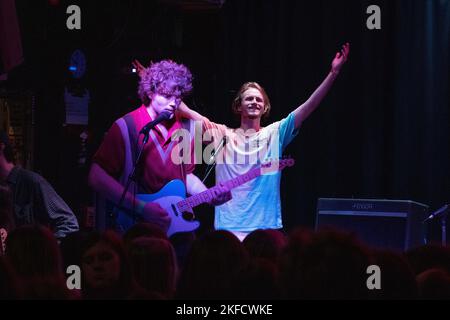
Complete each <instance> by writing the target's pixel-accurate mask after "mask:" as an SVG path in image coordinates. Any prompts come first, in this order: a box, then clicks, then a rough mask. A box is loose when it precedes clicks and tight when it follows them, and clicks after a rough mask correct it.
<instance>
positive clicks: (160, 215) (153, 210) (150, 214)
mask: <svg viewBox="0 0 450 320" xmlns="http://www.w3.org/2000/svg"><path fill="white" fill-rule="evenodd" d="M142 218H143V219H144V221H146V222H150V223H154V224H156V225H158V226H159V227H161V229H163V230H164V231H165V232H167V230H168V229H169V226H170V222H171V220H170V217H169V215H168V214H167V212H166V210H164V209H163V208H161V206H160V205H159V204H158V203H152V202H148V203H146V204H145V207H144V210H143V211H142Z"/></svg>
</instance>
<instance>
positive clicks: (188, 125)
mask: <svg viewBox="0 0 450 320" xmlns="http://www.w3.org/2000/svg"><path fill="white" fill-rule="evenodd" d="M194 124H195V123H194V121H192V120H190V119H182V120H181V127H182V128H183V129H185V130H188V131H189V136H190V137H191V141H190V143H191V145H192V141H193V140H194V139H195V127H194ZM193 152H195V150H191V153H193ZM191 160H192V157H191ZM180 170H181V176H182V177H183V181H184V184H185V185H187V181H186V168H185V167H184V163H183V162H182V163H180Z"/></svg>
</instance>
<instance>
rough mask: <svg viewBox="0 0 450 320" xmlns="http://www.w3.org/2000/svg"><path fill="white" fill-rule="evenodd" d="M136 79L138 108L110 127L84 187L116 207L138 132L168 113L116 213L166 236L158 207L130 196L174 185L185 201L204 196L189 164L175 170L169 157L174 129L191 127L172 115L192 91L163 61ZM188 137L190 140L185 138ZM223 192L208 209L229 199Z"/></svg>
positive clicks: (184, 72)
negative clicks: (176, 183) (135, 218)
mask: <svg viewBox="0 0 450 320" xmlns="http://www.w3.org/2000/svg"><path fill="white" fill-rule="evenodd" d="M139 75H140V82H139V95H140V98H141V100H142V102H143V104H142V105H141V106H140V107H139V108H137V109H136V110H134V111H132V112H130V113H128V114H127V115H125V116H123V117H122V118H119V119H118V120H116V121H115V122H114V124H113V125H112V126H111V128H110V129H109V131H108V133H107V134H106V136H105V138H104V140H103V142H102V144H101V145H100V147H99V149H98V150H97V152H96V154H95V155H94V158H93V164H92V166H91V169H90V173H89V177H88V182H89V185H90V186H91V187H92V188H93V189H94V190H95V191H97V192H99V193H100V194H101V195H103V196H104V197H106V198H108V199H109V200H110V201H112V202H113V203H114V204H118V203H119V202H120V199H121V196H122V193H123V191H124V186H125V185H126V182H127V180H128V176H129V173H130V172H131V169H132V165H133V163H134V159H135V157H136V155H137V153H138V151H137V150H138V146H137V145H136V141H137V139H138V138H139V144H142V140H143V135H139V132H140V131H141V129H142V128H143V127H144V126H145V125H146V124H147V123H149V122H151V121H153V120H155V119H157V118H158V116H159V115H160V114H161V113H167V112H168V113H169V114H170V118H169V119H168V120H164V121H162V122H160V123H159V124H157V125H156V126H155V127H153V128H152V129H150V132H149V139H148V142H147V144H146V145H145V147H144V149H143V152H142V157H141V159H140V161H139V164H140V166H138V168H137V174H136V177H137V182H136V183H132V184H131V185H130V188H129V189H128V190H127V193H126V194H125V198H124V200H123V203H122V208H124V209H128V210H129V211H130V212H133V214H134V215H137V216H138V218H140V219H141V220H143V221H146V222H150V223H153V224H155V225H157V226H159V227H160V228H161V229H163V230H165V231H167V229H168V227H169V226H170V217H169V216H168V214H167V213H166V212H165V211H164V210H163V209H162V208H161V207H160V205H159V204H156V203H152V202H148V203H145V202H143V201H141V200H139V199H137V198H135V196H134V191H135V190H137V192H136V193H155V192H158V191H159V190H160V189H161V188H163V187H164V185H165V184H167V183H168V182H170V181H171V180H174V179H180V180H182V181H183V182H184V183H185V185H186V189H187V192H188V193H189V194H191V195H194V194H197V193H199V192H202V191H204V190H206V187H205V185H204V184H203V183H202V182H201V181H200V180H199V178H198V177H197V176H195V175H194V174H193V171H194V167H195V165H194V161H190V163H181V164H177V163H175V162H174V161H172V157H171V154H172V150H173V148H175V147H176V144H177V139H172V134H173V133H174V132H176V130H177V129H181V128H186V129H190V128H192V127H193V126H191V122H192V121H181V120H180V119H179V118H178V117H177V116H176V115H175V113H174V112H175V110H177V108H178V106H179V105H180V102H181V99H182V97H183V96H185V95H186V94H188V93H189V92H190V91H191V90H192V74H191V72H190V71H189V69H188V68H187V67H186V66H184V65H182V64H177V63H175V62H173V61H171V60H163V61H160V62H157V63H152V64H151V65H150V67H148V68H146V69H145V68H142V69H140V70H139ZM193 137H194V135H193V134H192V135H191V138H193ZM191 143H193V139H192V140H191ZM191 150H193V148H191ZM191 160H193V159H192V157H191ZM224 190H225V188H219V190H218V191H217V192H216V193H215V194H214V197H213V199H212V200H211V201H210V204H211V205H217V204H222V203H224V202H225V201H228V200H229V199H230V197H231V193H229V192H225V191H224Z"/></svg>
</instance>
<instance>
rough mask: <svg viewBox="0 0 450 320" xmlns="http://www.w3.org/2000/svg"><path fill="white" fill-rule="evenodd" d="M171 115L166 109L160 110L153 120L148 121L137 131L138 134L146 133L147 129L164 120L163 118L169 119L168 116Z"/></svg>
mask: <svg viewBox="0 0 450 320" xmlns="http://www.w3.org/2000/svg"><path fill="white" fill-rule="evenodd" d="M171 116H172V114H171V113H170V112H168V111H163V112H161V113H160V114H159V115H158V116H157V117H156V119H155V120H153V121H150V122H149V123H147V124H146V125H145V126H144V127H143V128H142V129H141V131H139V134H145V135H147V134H148V133H149V131H150V130H151V129H152V128H154V127H155V126H156V125H157V124H158V123H160V122H162V121H165V120H169V119H170V117H171Z"/></svg>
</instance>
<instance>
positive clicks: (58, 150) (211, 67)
mask: <svg viewBox="0 0 450 320" xmlns="http://www.w3.org/2000/svg"><path fill="white" fill-rule="evenodd" d="M53 2H54V4H50V3H49V2H48V1H43V0H40V1H25V0H17V1H16V8H17V16H18V20H19V25H20V30H21V35H22V45H23V53H24V57H25V62H24V63H23V64H22V65H21V66H19V67H17V68H15V69H14V70H13V71H12V72H11V73H10V74H9V80H8V81H6V82H3V83H0V84H1V85H2V86H3V87H6V88H7V89H15V90H32V92H34V94H35V97H36V102H35V103H36V106H35V108H36V110H35V127H34V132H35V135H34V137H35V147H34V150H35V151H34V167H33V169H34V170H36V171H38V172H40V173H41V174H42V175H44V176H45V177H46V178H47V179H48V180H49V181H50V182H52V183H53V184H54V186H55V188H56V189H57V190H58V191H59V192H60V193H61V195H62V196H63V198H65V199H67V201H68V203H69V204H70V205H71V206H72V207H73V208H74V209H75V210H76V211H78V210H80V207H81V206H83V205H86V204H90V203H91V201H92V197H91V192H90V191H89V190H88V188H87V186H86V182H85V181H86V173H87V170H88V164H89V163H87V165H86V166H85V167H82V168H80V167H79V166H77V164H76V161H77V152H78V149H79V139H78V135H77V134H78V133H79V132H80V128H77V127H73V126H63V123H64V102H63V96H62V94H63V91H64V86H65V85H68V84H71V85H78V86H80V87H84V88H87V89H88V90H89V91H90V94H91V98H92V99H91V104H90V109H89V113H90V118H89V126H88V130H89V133H90V137H89V140H88V141H89V143H88V148H89V152H90V153H89V154H90V156H91V155H92V153H93V152H95V150H96V148H97V147H98V145H99V143H100V142H101V139H102V136H103V134H104V133H105V131H106V130H107V129H108V128H109V126H110V125H111V124H112V122H113V121H114V120H115V119H116V118H118V117H120V116H121V115H123V114H125V113H126V112H129V111H131V110H133V109H135V108H136V107H138V106H139V100H138V98H137V82H138V77H137V76H136V75H135V74H132V73H130V72H129V70H130V68H131V61H132V60H133V59H135V58H138V59H139V60H140V61H141V62H143V63H144V64H145V65H147V64H148V63H149V62H150V61H151V60H152V61H158V60H160V59H163V58H171V59H173V60H176V61H177V62H181V63H184V64H186V65H187V66H188V67H189V68H190V69H191V71H192V73H193V75H194V77H195V81H194V91H193V93H192V95H191V96H190V97H189V98H188V99H187V101H186V102H187V103H188V104H189V105H191V106H192V107H193V108H194V109H196V110H198V111H200V112H201V113H203V114H204V115H206V116H208V117H209V118H210V119H211V120H213V121H216V122H219V123H225V124H228V125H230V126H236V125H237V123H236V122H234V120H233V117H232V116H231V112H230V104H231V100H232V98H233V97H234V94H235V92H236V90H238V89H239V87H240V85H241V84H243V83H244V82H246V81H257V82H259V83H260V84H261V85H262V86H263V87H265V89H266V91H267V92H268V94H269V97H270V99H271V103H272V113H271V118H270V119H269V121H270V122H273V121H277V120H280V119H281V118H282V117H284V116H286V115H287V114H288V113H289V112H290V111H292V110H293V109H294V108H295V107H297V106H298V105H300V104H301V103H303V102H304V101H305V100H306V99H307V98H308V97H309V95H310V94H311V93H312V92H313V91H314V90H315V88H316V87H317V86H318V85H319V84H320V83H321V81H322V80H323V79H324V78H325V77H326V75H327V73H328V71H329V70H330V65H331V61H332V59H333V57H334V55H335V53H336V51H337V50H339V48H340V47H341V45H342V44H343V43H345V42H347V41H348V42H350V44H351V52H350V57H349V60H348V62H347V64H346V65H345V66H344V67H343V70H342V72H341V74H340V75H339V77H338V79H337V80H336V82H335V83H334V85H333V88H332V89H331V91H330V92H329V94H328V95H327V97H326V98H325V99H324V100H323V102H322V103H321V105H320V107H319V108H318V109H317V110H316V111H315V112H314V113H313V114H312V115H311V116H310V117H309V118H308V119H307V120H306V121H305V122H304V124H303V126H302V128H301V130H300V134H299V136H298V137H297V138H296V139H295V140H294V141H293V142H292V143H291V145H290V146H289V147H288V149H287V150H286V152H287V153H288V154H290V155H292V156H293V157H294V158H295V159H296V165H295V166H294V167H293V168H288V169H285V172H284V173H283V180H282V203H283V218H284V224H285V226H286V227H287V229H290V228H292V227H294V226H298V225H303V226H307V227H311V226H313V223H314V219H315V211H316V205H317V199H318V198H319V197H343V198H352V197H354V198H377V199H408V200H414V201H418V202H421V203H424V204H427V205H429V206H430V211H434V210H436V209H438V208H440V207H441V206H442V205H443V204H445V203H449V202H450V155H449V151H450V140H449V137H450V132H449V123H450V116H449V109H450V104H449V73H450V72H449V71H450V69H449V61H450V56H449V43H450V41H449V40H450V36H449V35H450V1H449V0H434V1H433V0H403V1H400V0H396V1H393V0H389V1H381V0H377V1H372V0H371V1H365V0H358V1H357V0H351V1H349V0H346V1H332V0H327V1H326V0H315V1H287V0H286V1H269V0H267V1H263V0H259V1H256V0H253V1H249V0H239V1H237V0H235V1H232V0H226V1H224V2H223V3H222V4H221V3H219V1H168V0H166V1H148V0H135V1H117V0H112V1H92V0H91V1H64V0H61V1H53ZM70 4H77V5H79V6H80V8H81V27H82V28H81V30H72V31H70V30H67V28H66V19H67V17H68V14H66V8H67V6H68V5H70ZM372 4H376V5H378V6H380V8H381V27H382V28H381V30H368V29H367V27H366V19H367V18H368V17H369V15H368V14H367V13H366V8H367V7H368V6H369V5H372ZM75 49H81V50H83V51H84V52H85V54H86V56H87V73H86V75H85V77H84V78H82V79H81V80H78V81H77V80H73V79H71V78H70V75H69V72H68V65H69V58H70V54H71V53H72V51H73V50H75ZM204 169H205V168H204V166H198V168H197V173H198V176H199V177H200V178H202V177H203V172H204ZM213 183H214V182H213V179H209V181H208V185H212V184H213ZM199 212H200V217H201V218H202V219H204V220H206V222H205V225H210V224H211V213H212V210H211V209H209V208H201V209H200V210H199ZM432 229H436V230H434V231H432V237H438V229H437V226H435V225H433V224H432Z"/></svg>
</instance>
